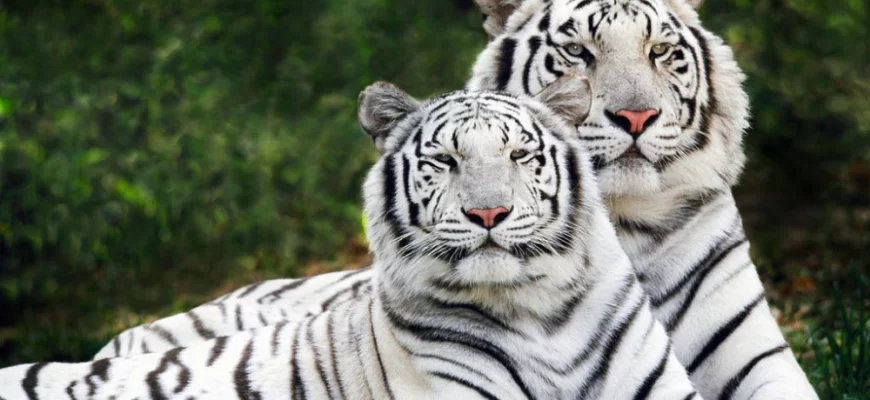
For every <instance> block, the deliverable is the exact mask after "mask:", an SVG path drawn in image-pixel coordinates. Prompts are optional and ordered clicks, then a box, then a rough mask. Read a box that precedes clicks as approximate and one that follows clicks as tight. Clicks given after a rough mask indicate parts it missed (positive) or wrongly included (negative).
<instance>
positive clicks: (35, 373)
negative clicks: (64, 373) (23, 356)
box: [21, 362, 48, 400]
mask: <svg viewBox="0 0 870 400" xmlns="http://www.w3.org/2000/svg"><path fill="white" fill-rule="evenodd" d="M46 365H48V363H45V362H41V363H36V364H33V365H31V366H30V368H28V369H27V373H26V374H24V380H23V381H21V387H22V388H23V389H24V393H26V394H27V398H28V399H30V400H36V399H39V397H38V396H37V395H36V387H37V386H38V385H39V370H41V369H43V368H45V366H46Z"/></svg>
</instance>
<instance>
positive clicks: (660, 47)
mask: <svg viewBox="0 0 870 400" xmlns="http://www.w3.org/2000/svg"><path fill="white" fill-rule="evenodd" d="M670 48H671V45H669V44H665V43H659V44H656V45H653V47H652V49H651V50H650V55H652V56H653V57H661V56H663V55H664V54H665V53H667V52H668V50H669V49H670Z"/></svg>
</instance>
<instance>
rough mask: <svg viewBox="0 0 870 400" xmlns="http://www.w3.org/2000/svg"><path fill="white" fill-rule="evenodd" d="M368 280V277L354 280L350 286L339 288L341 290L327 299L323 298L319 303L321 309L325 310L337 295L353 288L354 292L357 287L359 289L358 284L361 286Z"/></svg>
mask: <svg viewBox="0 0 870 400" xmlns="http://www.w3.org/2000/svg"><path fill="white" fill-rule="evenodd" d="M369 281H370V279H363V280H359V281H356V282H355V283H354V284H353V285H352V286H349V287H346V288H344V289H341V290H339V291H337V292H335V294H334V295H332V296H330V297H329V298H328V299H326V300H324V302H323V303H321V304H320V308H321V310H323V311H326V309H327V308H329V306H330V305H331V304H332V303H333V302H334V301H335V300H336V299H338V297H339V296H341V295H343V294H345V293H347V292H349V291H351V290H353V291H354V292H355V291H356V290H357V289H359V287H360V286H362V285H363V284H365V283H366V282H369Z"/></svg>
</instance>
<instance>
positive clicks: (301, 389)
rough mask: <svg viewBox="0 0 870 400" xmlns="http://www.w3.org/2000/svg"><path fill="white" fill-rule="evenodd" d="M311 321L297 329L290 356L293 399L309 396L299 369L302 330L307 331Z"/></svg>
mask: <svg viewBox="0 0 870 400" xmlns="http://www.w3.org/2000/svg"><path fill="white" fill-rule="evenodd" d="M310 322H311V320H310V319H309V320H308V321H306V322H304V323H302V324H299V325H298V326H297V327H296V332H295V334H294V335H293V345H292V346H291V348H292V349H293V354H291V355H290V368H291V369H292V370H293V372H292V374H293V375H292V378H291V380H290V391H291V392H293V395H292V396H291V397H292V398H293V399H303V400H304V399H307V398H308V394H307V393H306V392H305V380H304V379H302V374H301V373H300V371H299V370H300V368H299V361H298V360H299V351H300V346H299V336H300V335H301V334H302V330H303V329H305V327H306V326H307V324H308V323H310Z"/></svg>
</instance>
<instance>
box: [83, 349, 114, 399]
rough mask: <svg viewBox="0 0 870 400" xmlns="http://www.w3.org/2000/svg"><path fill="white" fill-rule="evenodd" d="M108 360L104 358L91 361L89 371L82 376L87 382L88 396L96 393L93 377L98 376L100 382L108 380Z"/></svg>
mask: <svg viewBox="0 0 870 400" xmlns="http://www.w3.org/2000/svg"><path fill="white" fill-rule="evenodd" d="M109 360H110V359H108V358H104V359H102V360H98V361H94V362H92V363H91V372H90V373H88V375H87V376H85V378H84V381H85V383H87V384H88V396H92V397H93V396H94V395H95V394H96V393H97V389H98V388H97V384H96V383H94V379H96V378H99V379H100V381H101V382H100V383H101V384H102V383H106V381H107V380H109V363H110V362H109Z"/></svg>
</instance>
